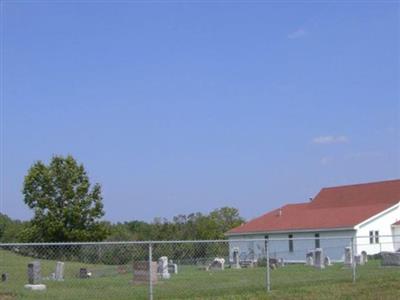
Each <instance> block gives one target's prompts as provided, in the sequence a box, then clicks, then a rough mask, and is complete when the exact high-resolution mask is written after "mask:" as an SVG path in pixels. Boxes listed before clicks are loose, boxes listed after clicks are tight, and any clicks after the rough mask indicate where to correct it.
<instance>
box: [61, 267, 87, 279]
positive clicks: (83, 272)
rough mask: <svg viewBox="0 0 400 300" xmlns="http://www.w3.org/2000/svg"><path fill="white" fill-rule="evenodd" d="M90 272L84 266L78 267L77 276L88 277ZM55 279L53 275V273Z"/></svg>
mask: <svg viewBox="0 0 400 300" xmlns="http://www.w3.org/2000/svg"><path fill="white" fill-rule="evenodd" d="M91 275H92V274H91V273H90V272H88V270H87V269H86V268H80V269H79V278H89V277H90V276H91ZM54 279H55V275H54Z"/></svg>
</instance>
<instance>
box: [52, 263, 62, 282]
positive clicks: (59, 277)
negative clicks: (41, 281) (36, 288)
mask: <svg viewBox="0 0 400 300" xmlns="http://www.w3.org/2000/svg"><path fill="white" fill-rule="evenodd" d="M54 280H57V281H63V280H64V263H63V262H61V261H58V262H57V264H56V272H55V273H54Z"/></svg>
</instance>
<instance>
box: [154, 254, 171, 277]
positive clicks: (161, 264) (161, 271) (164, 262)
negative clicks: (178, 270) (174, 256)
mask: <svg viewBox="0 0 400 300" xmlns="http://www.w3.org/2000/svg"><path fill="white" fill-rule="evenodd" d="M157 273H158V275H159V276H160V277H161V278H162V279H169V278H170V277H171V275H170V274H169V272H168V257H166V256H161V257H160V258H159V259H158V268H157Z"/></svg>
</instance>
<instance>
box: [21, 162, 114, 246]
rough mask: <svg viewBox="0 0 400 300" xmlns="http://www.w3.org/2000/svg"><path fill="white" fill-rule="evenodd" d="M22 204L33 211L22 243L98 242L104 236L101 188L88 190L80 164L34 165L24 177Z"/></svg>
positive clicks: (92, 187)
mask: <svg viewBox="0 0 400 300" xmlns="http://www.w3.org/2000/svg"><path fill="white" fill-rule="evenodd" d="M23 194H24V201H25V203H26V204H27V205H28V206H29V208H31V209H32V210H33V211H34V217H33V219H32V220H31V222H30V226H29V227H28V228H26V229H25V230H24V232H23V235H22V236H23V239H24V240H25V241H36V242H75V241H100V240H103V239H104V238H105V237H106V236H107V227H106V225H105V224H104V223H103V222H100V218H101V217H102V216H103V215H104V211H103V204H102V196H101V187H100V185H99V184H95V185H93V186H91V184H90V182H89V177H88V176H87V174H86V171H85V169H84V167H83V165H82V164H78V163H77V162H76V160H75V159H74V158H73V157H72V156H67V157H62V156H54V157H53V158H52V160H51V162H50V164H49V165H45V164H44V163H43V162H41V161H38V162H36V163H35V164H34V165H33V166H32V167H31V168H30V169H29V171H28V174H27V175H26V176H25V180H24V187H23Z"/></svg>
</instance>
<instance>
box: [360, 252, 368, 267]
mask: <svg viewBox="0 0 400 300" xmlns="http://www.w3.org/2000/svg"><path fill="white" fill-rule="evenodd" d="M361 259H362V261H363V263H364V264H366V263H367V262H368V255H367V252H366V251H361Z"/></svg>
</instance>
